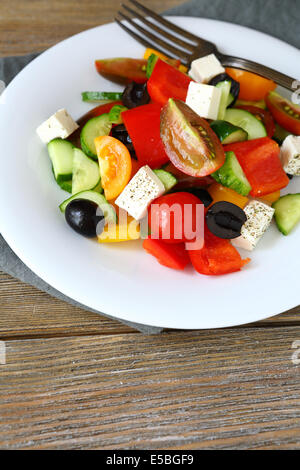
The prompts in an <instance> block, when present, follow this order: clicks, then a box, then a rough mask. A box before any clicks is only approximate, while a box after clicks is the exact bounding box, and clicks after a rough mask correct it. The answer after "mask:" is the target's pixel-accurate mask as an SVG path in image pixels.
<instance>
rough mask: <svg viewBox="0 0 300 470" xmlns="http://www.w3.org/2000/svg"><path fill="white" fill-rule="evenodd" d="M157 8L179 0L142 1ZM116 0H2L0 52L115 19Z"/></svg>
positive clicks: (34, 47)
mask: <svg viewBox="0 0 300 470" xmlns="http://www.w3.org/2000/svg"><path fill="white" fill-rule="evenodd" d="M143 3H144V4H145V5H147V6H149V7H150V8H153V9H155V10H156V11H157V12H161V11H163V10H167V9H168V8H172V7H173V6H176V5H179V4H180V3H183V2H182V0H164V1H163V2H162V1H160V0H148V1H145V2H143ZM120 4H121V1H119V0H118V1H117V0H63V1H62V0H1V7H0V55H1V56H9V55H21V54H26V53H29V52H34V51H42V50H44V49H47V48H48V47H50V46H52V45H54V44H56V43H57V42H59V41H61V40H62V39H65V38H67V37H69V36H72V35H73V34H76V33H79V32H80V31H84V30H85V29H88V28H92V27H94V26H98V25H99V24H104V23H109V22H111V21H114V17H115V14H116V12H117V10H118V8H119V6H120Z"/></svg>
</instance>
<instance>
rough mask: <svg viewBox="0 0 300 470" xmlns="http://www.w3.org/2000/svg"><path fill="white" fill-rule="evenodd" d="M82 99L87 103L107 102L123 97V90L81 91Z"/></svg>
mask: <svg viewBox="0 0 300 470" xmlns="http://www.w3.org/2000/svg"><path fill="white" fill-rule="evenodd" d="M81 96H82V101H85V102H87V103H102V102H104V103H107V102H109V101H119V100H121V99H122V92H120V93H119V92H110V91H84V92H83V93H81Z"/></svg>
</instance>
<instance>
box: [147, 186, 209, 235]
mask: <svg viewBox="0 0 300 470" xmlns="http://www.w3.org/2000/svg"><path fill="white" fill-rule="evenodd" d="M200 206H201V210H199V208H200ZM202 209H203V211H202ZM148 223H149V228H150V232H151V237H152V238H157V239H159V240H163V241H164V242H165V243H170V244H176V243H182V242H187V243H188V242H191V241H192V240H195V239H196V238H199V237H198V235H199V234H200V236H201V228H203V225H204V206H203V204H202V203H201V201H200V199H198V198H197V197H196V196H194V195H193V194H190V193H184V192H182V193H173V194H167V195H165V196H161V197H159V198H158V199H155V201H153V203H152V204H151V205H150V207H149V210H148Z"/></svg>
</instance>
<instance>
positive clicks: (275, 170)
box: [224, 137, 289, 197]
mask: <svg viewBox="0 0 300 470" xmlns="http://www.w3.org/2000/svg"><path fill="white" fill-rule="evenodd" d="M224 148H225V151H226V152H230V151H231V152H234V153H235V155H236V157H237V159H238V161H239V162H240V165H241V167H242V168H243V170H244V172H245V175H246V177H247V178H248V181H249V183H250V184H251V186H252V191H251V193H250V194H251V196H253V197H261V196H264V195H265V194H270V193H274V192H275V191H279V190H280V189H283V188H285V187H286V186H287V185H288V184H289V179H288V177H287V175H286V173H285V172H284V170H283V168H282V165H281V161H280V158H279V155H280V148H279V146H278V144H277V143H276V142H275V141H274V140H271V139H269V138H268V137H264V138H262V139H255V140H249V141H246V142H240V143H237V144H231V145H225V147H224Z"/></svg>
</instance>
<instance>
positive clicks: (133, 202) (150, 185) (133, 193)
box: [115, 165, 165, 220]
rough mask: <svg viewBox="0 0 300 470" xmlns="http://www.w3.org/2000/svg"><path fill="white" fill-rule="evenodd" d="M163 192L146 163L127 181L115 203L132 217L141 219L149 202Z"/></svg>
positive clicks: (161, 185)
mask: <svg viewBox="0 0 300 470" xmlns="http://www.w3.org/2000/svg"><path fill="white" fill-rule="evenodd" d="M164 192H165V187H164V185H163V183H162V182H161V180H160V179H159V178H158V177H157V176H156V174H155V173H154V172H153V171H152V170H151V168H150V167H149V166H148V165H146V166H143V167H142V168H140V170H139V171H138V172H137V173H136V175H135V176H134V177H133V178H132V179H131V181H129V183H128V185H127V186H126V187H125V188H124V190H123V191H122V193H121V194H120V196H119V197H118V198H117V199H116V201H115V203H116V204H117V206H119V207H121V208H122V209H125V210H126V211H127V212H128V214H129V215H131V216H132V217H133V218H134V219H136V220H141V219H142V218H143V217H145V216H146V215H147V209H148V207H149V205H150V204H151V202H152V201H154V199H156V198H157V197H159V196H161V195H162V194H164Z"/></svg>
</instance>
